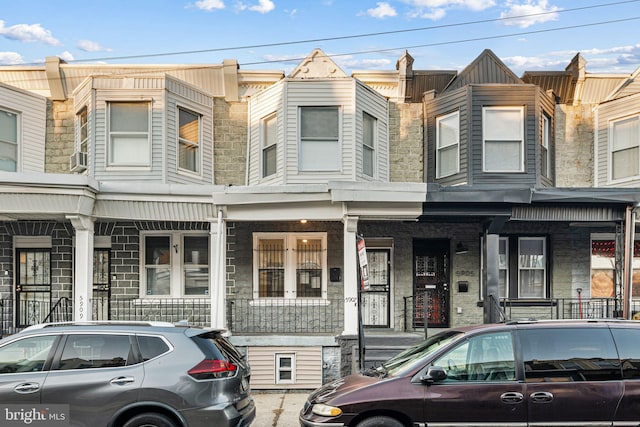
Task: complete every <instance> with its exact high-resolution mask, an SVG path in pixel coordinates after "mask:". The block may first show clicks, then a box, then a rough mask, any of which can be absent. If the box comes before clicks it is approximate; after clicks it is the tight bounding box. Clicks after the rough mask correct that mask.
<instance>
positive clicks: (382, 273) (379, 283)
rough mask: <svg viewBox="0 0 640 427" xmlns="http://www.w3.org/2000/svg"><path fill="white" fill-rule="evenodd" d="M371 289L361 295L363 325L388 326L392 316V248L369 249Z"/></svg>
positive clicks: (368, 263)
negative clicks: (390, 298) (390, 300)
mask: <svg viewBox="0 0 640 427" xmlns="http://www.w3.org/2000/svg"><path fill="white" fill-rule="evenodd" d="M367 265H368V267H369V269H368V273H369V290H368V291H366V292H363V293H362V295H361V304H362V325H363V326H364V327H365V328H388V327H389V317H390V310H391V307H390V304H389V289H390V287H391V286H390V284H391V283H390V282H391V250H390V249H367Z"/></svg>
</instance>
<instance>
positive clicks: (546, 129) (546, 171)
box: [540, 114, 551, 178]
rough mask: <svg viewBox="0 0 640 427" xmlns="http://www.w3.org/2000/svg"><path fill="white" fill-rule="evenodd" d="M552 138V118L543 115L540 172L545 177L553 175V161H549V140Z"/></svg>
mask: <svg viewBox="0 0 640 427" xmlns="http://www.w3.org/2000/svg"><path fill="white" fill-rule="evenodd" d="M550 138H551V119H550V118H549V116H547V115H546V114H543V115H542V138H541V139H540V173H541V174H542V176H544V177H545V178H550V177H551V169H550V167H551V163H550V161H549V141H550Z"/></svg>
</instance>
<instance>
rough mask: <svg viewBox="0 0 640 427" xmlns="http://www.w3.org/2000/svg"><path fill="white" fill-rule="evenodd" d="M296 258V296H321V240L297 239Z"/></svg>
mask: <svg viewBox="0 0 640 427" xmlns="http://www.w3.org/2000/svg"><path fill="white" fill-rule="evenodd" d="M296 259H297V267H296V275H297V282H296V284H297V286H296V294H297V296H298V297H320V296H322V240H320V239H297V242H296Z"/></svg>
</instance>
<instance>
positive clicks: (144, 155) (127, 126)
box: [108, 102, 151, 166]
mask: <svg viewBox="0 0 640 427" xmlns="http://www.w3.org/2000/svg"><path fill="white" fill-rule="evenodd" d="M108 106H109V165H111V166H149V165H150V164H151V138H150V133H149V107H150V103H149V102H109V104H108Z"/></svg>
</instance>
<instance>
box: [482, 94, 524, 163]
mask: <svg viewBox="0 0 640 427" xmlns="http://www.w3.org/2000/svg"><path fill="white" fill-rule="evenodd" d="M482 135H483V159H484V161H483V165H484V167H483V170H484V172H524V108H522V107H485V108H483V109H482Z"/></svg>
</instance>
